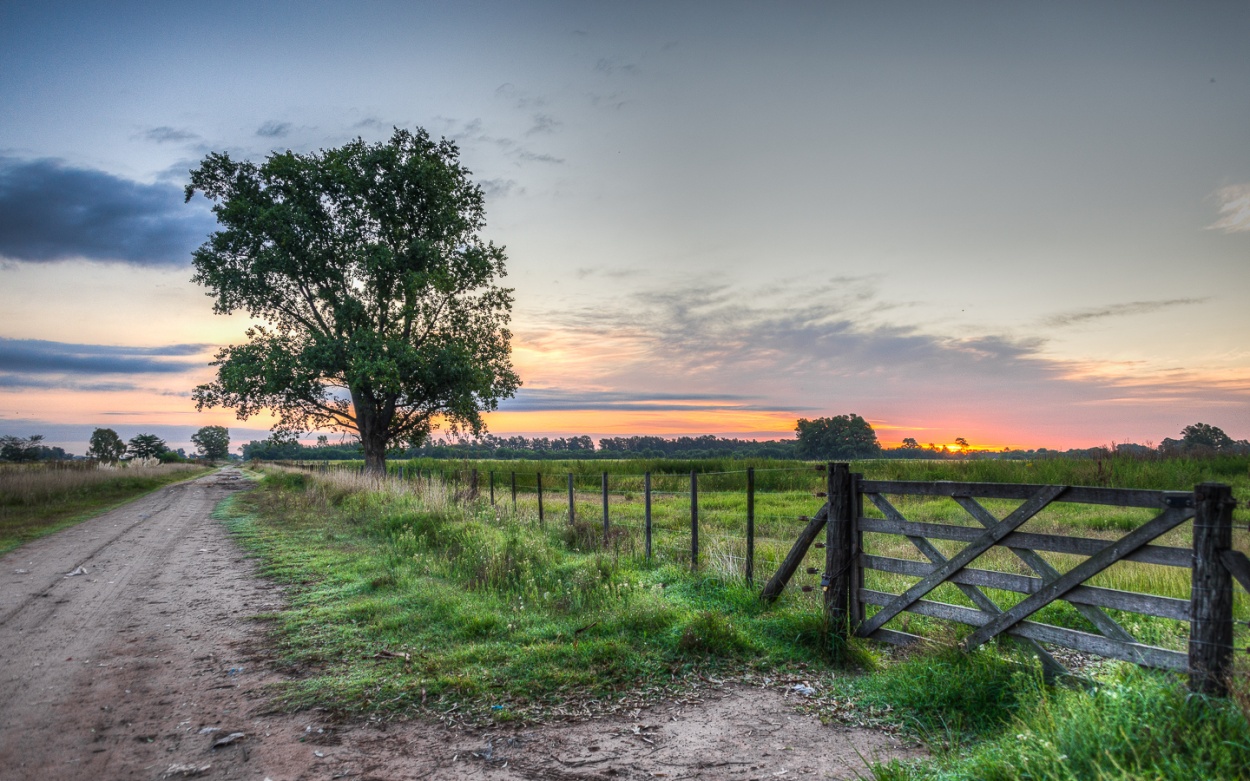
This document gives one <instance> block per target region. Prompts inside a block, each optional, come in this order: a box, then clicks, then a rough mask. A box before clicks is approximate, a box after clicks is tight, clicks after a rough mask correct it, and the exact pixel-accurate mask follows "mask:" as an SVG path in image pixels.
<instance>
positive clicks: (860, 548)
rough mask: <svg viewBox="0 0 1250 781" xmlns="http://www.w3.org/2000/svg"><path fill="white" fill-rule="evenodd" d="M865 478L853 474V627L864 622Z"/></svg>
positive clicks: (849, 598)
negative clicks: (862, 521)
mask: <svg viewBox="0 0 1250 781" xmlns="http://www.w3.org/2000/svg"><path fill="white" fill-rule="evenodd" d="M863 479H864V476H863V474H861V473H859V472H856V473H854V474H852V475H851V499H852V506H853V507H854V508H855V509H854V514H853V515H852V516H851V517H852V521H851V576H850V578H849V579H848V580H849V582H850V584H851V591H850V595H849V596H848V598H847V601H848V602H849V603H850V608H851V627H852V628H855V627H858V626H859V625H860V624H862V623H864V602H863V590H864V563H863V559H861V558H860V554H862V553H863V552H864V533H863V532H862V531H860V530H859V519H860V518H863V517H864V491H863V487H862V486H861V485H860V483H861V482H862V481H863Z"/></svg>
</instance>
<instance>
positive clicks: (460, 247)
mask: <svg viewBox="0 0 1250 781" xmlns="http://www.w3.org/2000/svg"><path fill="white" fill-rule="evenodd" d="M469 177H470V172H469V171H467V170H466V169H465V168H464V167H463V166H461V165H460V163H459V150H458V149H457V148H456V145H455V144H454V143H452V142H450V141H447V140H445V139H444V140H440V141H437V142H435V141H433V140H431V139H430V137H429V135H428V134H427V133H426V132H425V131H424V130H417V131H416V132H409V131H406V130H398V129H397V130H396V131H395V132H394V134H393V135H392V136H391V138H390V140H389V141H388V142H385V143H378V144H367V143H365V142H364V141H362V140H360V139H357V140H356V141H353V142H350V143H348V144H346V145H344V146H342V147H339V148H336V149H329V150H322V151H320V152H316V153H312V154H297V153H294V152H289V151H288V152H283V153H279V154H273V155H270V156H269V157H268V158H267V159H266V160H265V161H264V162H263V163H261V164H260V165H256V164H253V163H251V162H246V161H244V162H238V161H235V160H232V159H231V158H230V157H229V156H228V155H226V154H210V155H209V156H208V157H206V158H205V159H204V161H203V162H202V164H201V165H200V167H199V168H198V169H197V170H195V171H192V172H191V183H190V184H189V185H187V188H186V196H187V199H188V200H190V199H191V197H192V196H193V195H194V194H195V193H196V192H199V193H202V194H203V195H205V196H206V197H208V198H209V199H210V200H212V201H213V202H214V206H213V212H214V214H216V216H217V221H218V223H219V225H220V230H218V231H217V232H215V233H213V234H212V236H210V237H209V240H208V242H207V243H205V244H204V245H203V246H201V247H200V248H199V249H198V250H196V252H195V254H194V263H195V271H196V273H195V276H194V280H195V281H196V282H198V283H200V284H202V285H204V286H205V287H206V288H207V289H208V293H209V295H211V296H212V297H213V298H214V299H215V303H214V307H213V308H214V311H216V312H217V313H219V314H230V313H232V312H234V311H236V310H243V311H246V312H247V313H248V314H249V315H251V316H252V317H253V318H255V319H257V320H260V321H262V323H263V324H262V325H257V326H255V327H253V328H251V329H249V330H248V331H247V337H248V341H247V343H246V344H241V345H232V346H230V347H226V348H224V349H222V350H221V351H220V352H219V353H218V354H217V360H216V361H215V362H214V365H215V366H217V379H216V380H215V381H214V382H211V383H209V384H206V385H201V386H199V387H198V388H196V389H195V392H194V397H195V400H196V403H197V406H198V407H199V408H201V409H203V408H205V407H215V406H225V407H231V408H233V409H234V410H235V411H236V413H237V414H238V416H239V418H240V419H241V420H242V419H246V418H248V417H250V416H252V415H254V414H256V413H258V412H260V411H261V410H264V409H268V410H271V411H273V412H275V413H276V414H277V417H278V422H277V423H276V424H275V425H274V434H275V436H276V437H283V436H286V437H291V436H295V435H297V434H300V433H303V432H306V431H312V430H316V429H333V430H338V431H346V432H349V433H351V434H355V435H356V436H358V437H359V438H360V441H361V445H362V447H363V449H364V453H365V463H366V466H367V468H368V470H370V471H372V472H379V471H381V470H384V469H385V467H386V451H387V449H388V448H389V447H390V446H392V445H394V444H398V443H399V442H420V441H422V440H424V439H425V438H426V436H428V434H429V432H430V431H431V430H432V428H433V427H434V426H435V425H436V424H437V423H438V422H439V421H442V422H443V423H444V424H446V425H447V426H448V427H449V428H451V429H452V430H453V431H459V430H461V429H467V430H470V431H472V432H473V433H474V434H479V433H481V432H482V431H483V430H484V423H483V420H482V412H484V411H487V410H493V409H496V408H497V406H498V403H499V401H500V400H501V399H504V398H507V397H509V396H511V395H512V394H513V393H514V392H515V390H516V388H517V387H518V386H519V385H520V380H519V378H518V377H517V375H516V373H515V372H514V371H513V369H512V363H511V345H510V341H511V333H510V332H509V331H508V329H507V324H508V321H509V318H510V314H511V310H512V291H511V290H510V289H507V288H503V287H500V286H498V285H497V284H496V280H497V279H498V278H501V277H503V276H504V275H505V269H504V261H505V260H506V256H505V254H504V249H503V247H499V246H496V245H494V244H493V243H491V242H489V241H485V240H484V239H483V238H482V237H481V235H480V231H481V230H482V229H483V228H484V227H485V210H484V206H483V197H482V190H481V188H480V187H478V186H477V185H475V184H473V182H472V181H471V180H470V178H469Z"/></svg>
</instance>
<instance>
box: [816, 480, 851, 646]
mask: <svg viewBox="0 0 1250 781" xmlns="http://www.w3.org/2000/svg"><path fill="white" fill-rule="evenodd" d="M825 477H826V481H827V487H826V489H825V496H826V497H827V498H828V500H829V522H828V523H827V524H825V577H824V579H823V581H822V582H821V586H823V587H824V592H825V618H826V619H827V620H828V622H829V628H830V630H831V631H832V632H834V633H835V634H836V635H838V636H839V637H840V638H842V639H843V640H848V639H850V620H849V619H850V615H851V611H850V596H851V565H852V563H853V552H852V550H851V517H852V515H853V514H854V507H855V505H854V497H852V496H851V472H850V467H849V466H848V465H847V464H828V465H826V467H825Z"/></svg>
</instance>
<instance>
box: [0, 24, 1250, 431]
mask: <svg viewBox="0 0 1250 781" xmlns="http://www.w3.org/2000/svg"><path fill="white" fill-rule="evenodd" d="M223 14H224V15H225V16H226V17H227V18H228V17H229V16H230V15H231V14H247V16H248V18H249V19H250V20H251V21H250V23H249V24H248V25H247V26H246V28H245V29H238V30H227V29H224V28H223V27H222V26H221V25H220V24H219V19H220V18H222V16H223ZM0 19H2V20H3V22H4V24H0V41H3V46H0V52H3V53H0V62H3V67H4V72H5V73H6V79H5V80H4V83H2V84H0V104H2V105H3V106H4V107H5V109H6V112H5V113H6V122H5V123H4V125H3V126H0V279H3V284H2V285H0V312H3V313H4V315H3V318H2V319H0V435H12V436H23V437H24V436H31V435H43V436H44V437H45V440H46V442H47V443H48V444H50V445H55V446H60V447H63V448H64V449H66V450H68V451H70V452H73V453H77V454H82V453H83V452H84V451H85V449H86V446H87V437H88V436H89V435H90V431H91V430H92V429H94V428H96V427H104V428H113V429H115V430H117V431H118V432H119V433H121V434H122V436H123V437H126V438H128V437H129V436H133V435H134V434H136V433H149V432H150V433H157V434H159V435H161V436H162V437H163V438H165V439H166V441H167V442H168V443H169V444H170V445H171V446H172V447H175V448H177V447H183V448H187V449H189V447H190V434H191V433H193V432H194V431H195V430H197V429H198V428H200V427H202V426H207V425H221V426H227V427H228V428H230V429H231V435H232V448H233V449H234V450H235V452H237V447H238V446H239V445H240V444H243V443H245V442H248V441H251V440H256V439H263V438H265V437H266V436H268V430H269V427H270V425H271V424H272V422H273V420H272V418H270V417H268V416H267V415H262V416H259V417H256V418H253V419H250V420H248V421H239V420H237V419H236V418H235V415H234V413H233V411H232V410H229V409H222V408H217V409H210V410H204V411H197V410H196V407H195V402H194V400H193V399H192V396H191V393H192V390H193V389H194V388H195V387H196V386H198V385H201V384H203V383H208V382H211V381H212V380H213V379H214V370H213V368H212V367H211V366H210V365H209V364H210V362H211V361H212V360H213V358H214V356H215V354H216V353H217V351H218V350H219V349H221V348H223V347H227V346H229V345H239V344H243V343H244V342H245V341H246V338H247V337H246V336H245V332H246V329H247V328H248V327H249V326H250V325H254V324H255V323H254V322H253V321H252V320H251V318H249V317H248V316H247V315H246V314H245V313H239V312H236V313H235V314H232V315H229V316H221V315H215V314H213V311H212V303H213V302H212V300H211V299H210V298H209V297H208V296H206V290H205V289H204V288H202V287H200V286H197V285H196V284H194V283H193V282H192V281H191V276H192V273H193V269H192V266H191V254H192V252H194V251H195V250H196V248H197V247H199V246H201V245H202V244H203V243H204V242H205V241H206V239H207V238H208V237H209V235H210V234H211V233H212V232H213V231H215V230H217V229H218V227H219V226H218V224H217V222H216V221H215V219H214V217H213V214H212V212H211V211H210V205H211V204H210V202H209V201H208V200H207V199H206V198H205V197H204V196H203V193H198V194H194V196H193V197H191V198H189V199H188V198H187V197H186V195H185V192H184V188H186V186H187V184H188V182H189V181H190V175H191V171H192V170H193V169H195V168H196V167H197V166H199V165H201V163H202V162H203V161H204V160H205V159H206V158H207V157H208V156H209V155H210V154H214V153H228V154H229V155H230V156H231V158H232V159H234V160H248V161H252V162H254V163H257V164H259V163H262V162H263V161H264V160H265V159H266V158H268V157H269V156H270V155H273V154H278V153H283V152H286V151H288V150H290V151H292V152H294V153H297V154H308V153H311V152H315V151H316V150H326V149H332V148H336V147H339V146H341V145H343V144H346V143H348V142H350V141H351V140H353V139H361V140H362V141H363V142H367V143H377V142H381V141H382V140H384V139H386V138H388V137H390V136H391V135H392V134H393V133H394V132H395V129H396V128H398V129H404V130H414V131H415V130H416V129H417V128H424V129H425V130H427V131H428V132H429V134H430V136H431V137H432V138H433V139H436V140H437V139H440V138H445V139H447V140H449V141H451V142H453V143H455V144H456V146H457V147H458V150H459V160H460V163H461V164H463V165H464V166H465V167H466V168H467V169H468V170H469V171H470V172H471V175H470V179H471V180H472V182H474V183H475V184H476V185H477V186H479V187H480V188H481V191H482V194H483V196H484V201H485V216H486V225H485V228H484V229H483V230H482V235H483V237H484V238H485V239H487V240H489V241H491V242H494V243H495V244H497V245H499V246H501V247H504V248H505V251H506V255H507V261H506V269H507V273H508V275H507V276H506V277H504V278H503V279H502V280H500V284H502V285H504V286H506V287H510V288H512V289H513V291H514V292H513V298H514V302H515V303H514V304H513V307H512V311H511V321H510V323H509V324H508V327H509V329H510V331H511V350H512V353H511V356H512V364H513V367H514V368H515V371H516V373H517V374H518V375H519V377H520V380H521V383H522V384H521V387H520V389H519V390H518V391H517V393H516V395H515V397H514V398H507V399H504V400H503V401H502V402H501V403H500V405H499V409H498V410H497V411H491V412H487V413H486V414H485V420H486V423H487V425H488V428H489V430H490V432H491V433H493V434H496V435H499V436H510V435H524V436H528V437H533V436H547V437H560V436H565V437H567V436H581V435H588V436H591V437H592V438H595V439H598V438H600V437H604V436H631V435H655V436H664V437H670V438H671V437H674V436H697V435H705V434H710V435H715V436H724V437H736V438H740V439H758V440H778V439H781V440H786V439H793V438H794V427H795V421H796V420H798V419H799V418H809V419H810V418H819V417H829V416H834V415H842V414H858V415H861V416H863V417H864V418H866V419H867V420H868V421H869V422H870V423H871V424H872V426H873V427H874V429H875V430H876V433H877V436H878V439H879V441H880V442H881V443H882V444H883V445H884V446H886V447H897V446H898V445H899V443H901V442H902V440H903V439H904V438H914V439H915V440H917V441H918V442H919V443H921V444H922V445H926V446H927V445H928V443H930V442H932V443H936V444H937V445H939V446H941V445H950V444H951V443H953V442H954V440H955V438H957V437H963V438H965V439H966V440H967V441H968V442H969V443H970V444H971V446H972V447H973V448H974V449H983V450H993V451H1001V450H1002V449H1004V448H1011V449H1035V448H1040V447H1045V448H1049V449H1056V450H1066V449H1073V448H1076V449H1082V448H1091V447H1098V446H1105V445H1112V444H1116V443H1127V442H1133V443H1140V444H1151V443H1153V444H1157V443H1158V442H1161V441H1162V440H1163V439H1164V438H1168V437H1173V438H1174V437H1177V436H1179V435H1180V432H1181V430H1182V429H1183V428H1184V427H1185V426H1188V425H1191V424H1194V423H1198V422H1202V423H1208V424H1211V425H1214V426H1218V427H1220V428H1222V429H1223V430H1224V431H1226V432H1227V433H1228V434H1229V436H1231V437H1233V438H1234V439H1245V438H1250V348H1247V347H1246V345H1245V334H1247V333H1250V307H1246V306H1245V300H1246V295H1247V293H1250V154H1247V150H1250V47H1246V46H1245V45H1244V38H1245V34H1246V33H1247V32H1250V10H1247V8H1245V7H1233V6H1229V5H1227V4H1219V3H1196V4H1191V5H1187V6H1185V7H1183V8H1182V7H1172V6H1168V5H1163V4H1144V5H1140V6H1136V7H1134V8H1133V9H1132V10H1131V11H1130V10H1128V9H1124V8H1118V7H1115V6H1087V5H1084V4H1049V5H1046V6H1030V7H1017V8H1011V9H1008V8H1001V9H994V10H992V11H990V10H987V9H986V8H985V7H984V6H982V5H979V4H973V3H954V4H950V5H947V6H944V7H943V8H940V9H939V8H935V7H926V6H919V7H908V8H895V9H890V8H882V7H849V6H847V7H843V6H830V5H828V4H824V3H797V4H794V5H792V6H788V7H786V8H785V9H779V8H774V7H772V6H764V5H758V4H753V3H734V4H729V5H727V6H725V7H724V8H723V9H722V11H721V12H719V13H716V14H710V13H708V12H707V11H706V10H705V9H704V8H703V7H702V6H700V5H699V4H676V5H672V4H659V3H641V4H632V7H631V9H624V8H618V7H615V6H611V5H601V4H584V5H580V6H568V5H564V4H560V3H554V4H541V5H535V6H528V5H527V6H524V7H520V6H514V5H511V4H499V3H487V4H485V5H483V6H481V7H474V8H451V7H443V6H438V7H432V6H431V7H426V6H421V5H419V4H418V5H417V6H409V5H408V4H388V3H381V4H376V5H374V6H370V7H369V8H367V9H359V10H357V11H354V12H350V13H349V12H347V11H346V10H345V9H341V8H338V7H335V6H329V5H326V6H324V7H321V8H320V12H319V13H315V14H313V13H310V14H308V15H306V16H304V17H301V18H299V19H291V18H288V15H287V14H284V13H282V12H280V11H277V10H273V9H268V8H264V7H260V8H257V7H254V6H242V5H239V4H234V3H220V4H214V5H213V6H212V7H211V8H200V9H185V8H183V9H179V8H172V7H170V8H159V9H153V8H150V7H147V6H142V5H138V4H123V5H120V6H118V7H117V8H116V9H114V10H112V11H109V12H105V11H103V10H100V9H91V8H88V7H83V8H82V9H80V12H78V13H72V14H67V13H62V12H59V11H58V10H56V9H52V8H43V7H29V8H18V7H11V8H8V9H6V10H5V11H4V12H3V13H2V14H0ZM310 42H316V45H310ZM466 43H472V44H473V45H468V46H466ZM188 51H201V52H208V53H210V55H211V53H214V52H216V53H223V52H235V54H233V55H231V56H229V57H218V58H216V59H214V60H213V62H214V65H213V66H212V67H208V66H205V65H202V64H197V63H195V62H194V61H193V60H189V59H188V58H187V52H188ZM262 51H263V52H266V54H265V55H264V56H261V55H259V54H252V53H251V52H262ZM162 432H164V433H162ZM445 433H446V432H445V431H442V430H439V431H435V433H434V435H435V436H436V437H437V436H442V435H444V434H445ZM315 436H316V432H310V433H309V434H308V435H307V436H306V437H305V441H309V442H311V441H313V440H314V439H315Z"/></svg>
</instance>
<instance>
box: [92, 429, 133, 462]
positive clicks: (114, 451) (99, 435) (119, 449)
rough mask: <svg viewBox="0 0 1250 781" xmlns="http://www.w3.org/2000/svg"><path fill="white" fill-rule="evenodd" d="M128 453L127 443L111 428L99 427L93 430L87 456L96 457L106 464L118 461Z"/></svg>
mask: <svg viewBox="0 0 1250 781" xmlns="http://www.w3.org/2000/svg"><path fill="white" fill-rule="evenodd" d="M124 455H126V443H125V442H124V441H122V438H121V437H119V436H118V435H117V432H116V431H114V430H113V429H111V428H98V429H96V430H95V431H93V432H91V441H90V443H88V446H87V458H94V459H95V460H97V461H103V462H105V463H106V464H114V463H117V460H118V459H119V458H121V457H122V456H124Z"/></svg>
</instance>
